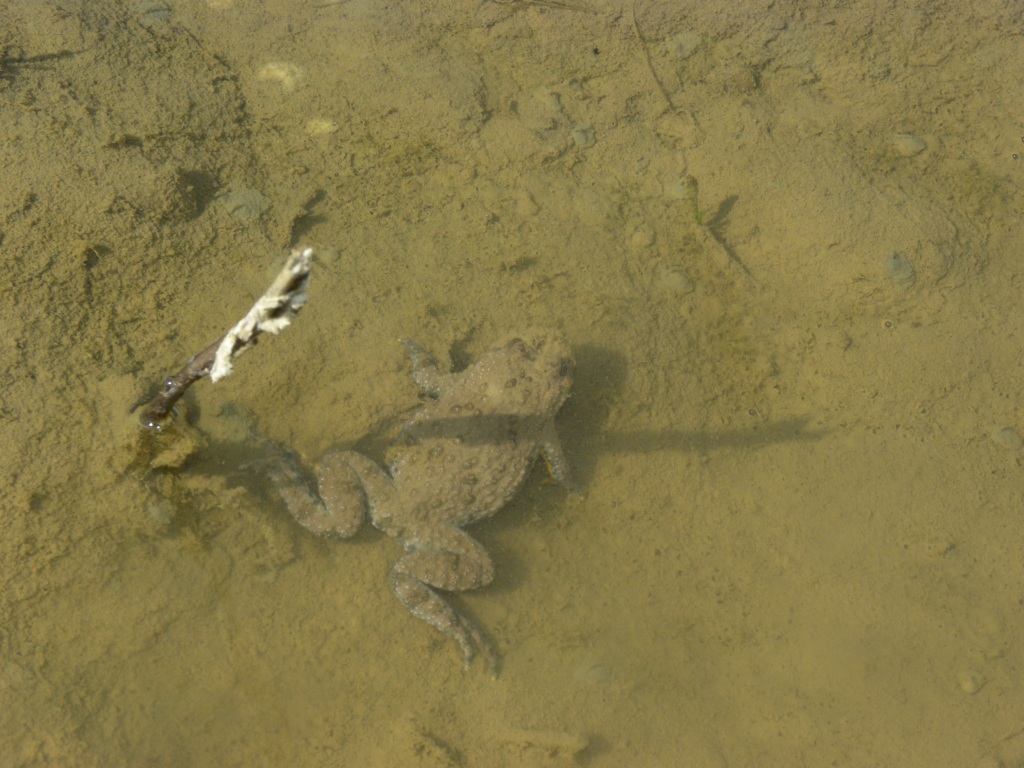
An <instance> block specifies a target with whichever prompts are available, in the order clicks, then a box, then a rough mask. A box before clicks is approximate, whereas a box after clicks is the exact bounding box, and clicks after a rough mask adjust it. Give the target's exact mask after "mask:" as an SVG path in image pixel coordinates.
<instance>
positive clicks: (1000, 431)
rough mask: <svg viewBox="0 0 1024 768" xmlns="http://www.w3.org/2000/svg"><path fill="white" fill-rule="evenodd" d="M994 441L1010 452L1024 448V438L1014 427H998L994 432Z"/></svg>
mask: <svg viewBox="0 0 1024 768" xmlns="http://www.w3.org/2000/svg"><path fill="white" fill-rule="evenodd" d="M992 440H993V441H995V443H996V444H997V445H1001V446H1003V448H1006V449H1007V450H1010V451H1019V450H1020V449H1021V448H1024V438H1021V436H1020V435H1019V434H1018V433H1017V430H1015V429H1014V428H1013V427H998V428H996V429H994V430H993V431H992Z"/></svg>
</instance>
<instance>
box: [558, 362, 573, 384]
mask: <svg viewBox="0 0 1024 768" xmlns="http://www.w3.org/2000/svg"><path fill="white" fill-rule="evenodd" d="M570 371H572V360H570V359H569V358H567V357H563V358H562V361H561V362H560V363H559V364H558V376H559V378H562V379H564V378H565V377H566V376H568V375H569V373H570Z"/></svg>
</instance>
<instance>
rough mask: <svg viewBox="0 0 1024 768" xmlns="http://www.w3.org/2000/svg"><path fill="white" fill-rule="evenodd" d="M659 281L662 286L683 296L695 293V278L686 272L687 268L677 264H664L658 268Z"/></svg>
mask: <svg viewBox="0 0 1024 768" xmlns="http://www.w3.org/2000/svg"><path fill="white" fill-rule="evenodd" d="M658 283H659V284H660V285H661V287H662V288H667V289H668V290H670V291H672V292H673V293H678V294H680V295H682V296H685V295H686V294H688V293H693V289H694V287H695V286H694V284H693V279H692V278H691V277H690V276H689V275H688V274H687V273H686V270H685V269H683V268H682V267H679V266H675V265H671V266H662V267H660V268H659V269H658Z"/></svg>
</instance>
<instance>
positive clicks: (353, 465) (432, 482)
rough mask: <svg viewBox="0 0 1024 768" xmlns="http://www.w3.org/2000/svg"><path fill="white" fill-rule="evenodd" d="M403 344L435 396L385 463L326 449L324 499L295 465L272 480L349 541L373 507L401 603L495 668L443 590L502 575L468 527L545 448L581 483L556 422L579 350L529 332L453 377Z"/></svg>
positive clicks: (561, 470) (292, 507)
mask: <svg viewBox="0 0 1024 768" xmlns="http://www.w3.org/2000/svg"><path fill="white" fill-rule="evenodd" d="M405 344H406V346H407V347H408V350H409V355H410V358H411V362H412V374H413V378H414V379H415V381H416V383H417V384H418V385H419V387H420V389H421V390H422V391H423V393H424V394H425V395H426V397H427V400H426V402H425V403H424V405H423V406H422V407H421V408H420V409H419V411H418V412H417V413H416V414H415V415H414V416H413V417H412V419H411V420H410V421H409V422H408V423H406V424H405V425H404V427H403V428H402V430H401V432H400V433H399V437H398V439H397V441H396V443H395V444H394V445H393V446H392V447H391V448H389V449H388V451H387V452H386V454H385V458H386V463H387V470H384V469H382V468H381V467H380V466H378V465H377V464H376V463H375V462H373V461H372V460H370V459H369V458H367V457H365V456H363V455H361V454H359V453H356V452H355V451H341V452H337V453H331V454H328V455H327V456H326V457H325V458H324V459H323V460H322V462H321V465H320V473H319V495H318V496H317V495H314V494H312V493H311V492H310V490H309V487H308V485H307V484H306V483H305V481H304V480H303V476H302V473H301V472H300V471H299V469H298V467H297V466H296V465H295V463H294V462H279V463H277V464H275V465H274V466H273V467H272V468H271V469H270V477H271V479H272V480H273V482H274V484H275V486H276V487H277V489H278V491H279V492H280V494H281V495H282V497H283V498H284V500H285V503H286V505H287V507H288V509H289V511H290V512H291V514H292V515H293V516H294V517H295V518H296V519H297V520H298V522H299V523H301V524H302V525H303V526H304V527H305V528H307V529H308V530H310V531H312V532H313V533H315V534H318V535H321V536H338V537H348V536H351V535H353V534H354V533H355V532H356V531H357V530H358V529H359V527H360V526H361V525H362V523H363V520H364V518H365V516H366V512H367V511H368V512H369V517H370V520H371V521H372V523H373V524H374V526H376V527H377V528H379V529H380V530H382V531H384V532H385V533H386V534H388V535H389V536H391V537H393V538H394V539H396V540H397V541H398V543H399V544H400V545H401V546H402V548H403V549H404V550H405V552H404V554H402V556H401V557H400V558H399V559H398V561H397V562H396V563H395V565H394V567H393V568H392V571H391V584H392V587H393V589H394V593H395V595H396V596H397V597H398V599H399V600H400V601H401V603H402V605H404V606H405V607H406V608H407V609H408V610H409V611H410V612H412V614H413V615H414V616H416V617H418V618H420V619H422V620H424V621H426V622H427V623H428V624H430V625H431V626H433V627H434V628H436V629H437V630H439V631H441V632H442V633H444V634H445V635H447V636H448V637H450V638H452V639H454V640H455V641H456V642H457V643H458V644H459V647H460V648H461V649H462V653H463V656H464V658H465V662H466V665H467V667H468V666H469V664H470V662H471V660H472V658H473V656H474V654H475V652H476V650H477V649H479V650H480V651H481V652H483V653H484V654H485V655H486V656H487V657H488V659H489V662H490V664H491V669H492V672H493V670H494V664H495V657H494V653H493V651H492V650H491V648H490V646H489V644H488V643H487V641H486V640H485V638H484V637H483V635H482V634H481V633H480V631H479V630H478V629H477V628H476V627H475V626H474V625H473V624H472V623H471V622H470V621H469V620H468V619H467V618H466V617H464V616H462V615H461V614H459V613H458V612H457V611H456V610H455V609H454V608H453V607H452V606H451V605H450V604H449V603H448V602H447V601H446V600H445V598H444V597H443V596H442V595H440V594H439V593H438V592H437V590H442V591H445V592H459V591H464V590H469V589H476V588H477V587H482V586H485V585H487V584H489V583H490V582H491V580H492V579H493V578H494V566H493V564H492V562H491V558H490V557H489V556H488V554H487V552H486V550H485V549H484V548H483V546H481V545H480V543H479V542H477V541H476V540H475V539H473V538H472V537H471V536H470V535H469V534H468V533H466V532H465V531H464V530H463V527H464V526H467V525H469V524H471V523H475V522H477V521H479V520H484V519H486V518H488V517H490V516H491V515H493V514H494V513H495V512H497V511H498V510H499V509H501V508H502V507H503V506H504V505H505V504H506V503H507V502H508V501H509V500H510V499H511V498H512V497H513V495H515V493H516V491H517V490H518V489H519V487H520V486H521V485H522V483H523V481H524V479H525V478H526V475H527V472H528V471H529V470H530V468H531V466H532V465H533V463H534V461H535V460H536V458H537V456H538V455H543V456H544V458H545V459H546V460H547V464H548V467H549V469H550V471H551V473H552V474H553V475H554V477H555V478H556V479H557V480H558V481H560V482H561V483H562V484H563V485H565V486H567V487H570V488H571V487H572V482H571V480H570V477H569V469H568V466H567V464H566V460H565V456H564V455H563V454H562V449H561V447H560V445H559V442H558V436H557V434H556V433H555V424H554V416H555V413H556V412H557V411H558V409H559V407H560V406H561V405H562V403H564V402H565V399H566V397H567V396H568V395H569V389H570V386H571V384H572V374H573V358H572V353H571V351H570V349H569V345H568V343H567V342H566V340H565V338H564V337H563V336H562V335H561V334H559V333H556V332H552V331H544V330H531V331H528V332H526V333H522V334H518V335H516V336H513V337H512V338H510V339H509V340H508V341H506V342H504V343H503V344H501V345H499V346H497V347H495V348H494V349H492V350H491V351H489V352H487V353H486V354H484V355H483V356H482V357H481V358H480V359H479V360H477V362H475V363H474V364H472V365H471V366H469V367H468V368H466V369H465V370H464V371H461V372H459V373H446V372H444V371H442V370H441V369H440V368H439V367H438V364H437V362H436V361H435V360H434V358H433V357H431V356H430V354H428V353H427V352H426V351H424V350H423V349H422V348H420V347H419V346H417V345H416V344H414V343H412V342H409V341H406V342H405Z"/></svg>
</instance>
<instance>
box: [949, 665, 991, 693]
mask: <svg viewBox="0 0 1024 768" xmlns="http://www.w3.org/2000/svg"><path fill="white" fill-rule="evenodd" d="M956 681H957V683H958V684H959V685H960V690H961V691H963V692H964V693H967V694H970V695H974V694H975V693H977V692H978V691H980V690H981V689H982V688H984V687H985V683H986V682H988V681H987V680H985V678H984V676H983V675H982V674H981V673H980V672H978V671H976V670H973V669H964V670H961V671H960V674H958V675H957V676H956Z"/></svg>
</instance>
